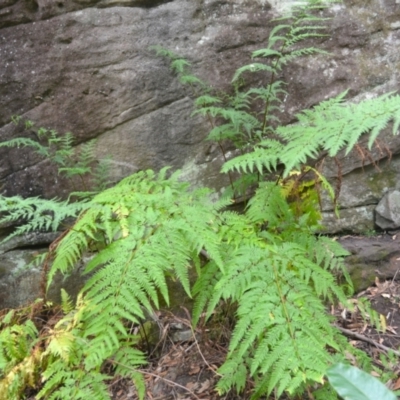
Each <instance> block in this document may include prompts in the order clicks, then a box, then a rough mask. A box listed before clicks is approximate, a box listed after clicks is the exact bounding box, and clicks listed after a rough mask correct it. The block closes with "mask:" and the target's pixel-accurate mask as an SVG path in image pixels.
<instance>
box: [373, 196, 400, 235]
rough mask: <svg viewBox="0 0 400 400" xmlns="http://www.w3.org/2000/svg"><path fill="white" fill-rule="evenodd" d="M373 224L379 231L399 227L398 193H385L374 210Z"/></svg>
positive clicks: (399, 203)
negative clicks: (374, 223)
mask: <svg viewBox="0 0 400 400" xmlns="http://www.w3.org/2000/svg"><path fill="white" fill-rule="evenodd" d="M375 213H376V216H375V222H376V225H378V226H379V227H380V228H381V229H397V228H399V227H400V191H399V190H391V191H389V192H388V193H386V194H385V195H384V196H383V198H382V199H381V201H380V202H379V203H378V205H377V207H376V209H375Z"/></svg>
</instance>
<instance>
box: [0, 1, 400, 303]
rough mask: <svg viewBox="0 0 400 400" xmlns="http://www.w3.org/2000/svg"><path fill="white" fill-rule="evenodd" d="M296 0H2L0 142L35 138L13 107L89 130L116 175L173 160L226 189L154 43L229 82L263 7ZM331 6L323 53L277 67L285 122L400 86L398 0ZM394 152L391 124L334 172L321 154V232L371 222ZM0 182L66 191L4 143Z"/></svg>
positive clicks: (394, 185)
mask: <svg viewBox="0 0 400 400" xmlns="http://www.w3.org/2000/svg"><path fill="white" fill-rule="evenodd" d="M291 3H294V1H289V0H287V1H275V0H274V1H271V2H268V1H266V0H230V1H223V0H0V60H1V63H0V90H1V91H0V141H4V140H8V139H10V138H12V137H15V136H16V135H20V134H21V133H23V134H24V135H26V136H28V137H32V138H33V137H34V136H33V133H32V132H25V131H22V130H21V128H19V127H16V126H14V125H13V124H12V123H10V118H11V116H12V115H21V116H23V117H24V118H26V119H30V120H32V121H34V122H35V123H36V125H37V126H44V127H48V128H54V129H56V130H58V131H59V132H61V133H63V132H67V131H71V132H73V133H74V135H75V136H76V145H77V146H80V145H81V144H82V143H85V142H87V141H88V140H90V139H92V138H97V140H98V142H97V148H96V149H97V150H96V152H97V155H98V157H103V156H106V155H111V156H112V161H111V166H112V174H113V178H114V179H115V180H116V181H117V180H119V179H121V178H122V177H124V176H126V175H128V174H131V173H133V172H135V171H138V170H141V169H147V168H154V169H159V168H161V167H163V166H166V165H170V166H172V167H173V168H182V169H183V171H184V177H185V179H188V180H190V181H191V182H193V183H194V184H199V185H200V184H202V185H206V186H211V187H214V188H216V189H217V190H219V189H221V188H223V187H226V186H227V185H228V182H229V181H228V179H227V177H226V176H224V175H220V174H219V169H220V166H221V164H222V162H223V160H222V157H221V154H220V153H219V150H218V148H217V146H214V145H211V144H210V143H207V142H204V138H205V137H206V135H207V133H208V130H209V126H208V122H207V121H204V120H203V119H201V118H200V117H196V118H192V117H191V116H190V115H191V112H192V110H193V108H192V93H191V92H190V90H187V89H185V88H182V86H181V85H180V84H179V83H178V81H177V79H176V77H174V75H173V74H172V73H171V71H170V70H169V67H168V64H167V63H166V62H165V61H164V60H162V59H160V58H157V57H156V56H155V54H154V52H152V51H150V50H149V46H151V45H161V46H163V47H166V48H168V49H171V50H173V51H175V52H176V53H178V54H180V55H182V56H184V57H186V58H187V59H188V60H190V61H191V63H192V66H193V71H194V73H195V74H197V75H198V76H200V77H201V78H202V79H204V80H206V81H208V82H209V83H210V84H211V85H213V86H214V87H215V88H217V89H222V90H225V89H228V88H229V87H230V84H229V82H230V80H231V77H232V75H233V73H234V71H235V70H236V69H237V68H238V67H239V66H241V65H243V64H245V63H248V62H249V55H250V53H251V51H253V50H255V49H259V48H262V47H264V46H265V44H266V42H267V38H268V35H269V32H270V29H271V28H270V21H271V19H272V18H273V17H276V16H278V12H279V11H280V10H281V8H285V6H288V5H290V4H291ZM278 7H279V8H278ZM326 15H328V16H330V17H331V18H332V19H331V20H330V21H328V22H327V29H328V33H329V35H328V36H326V37H324V38H321V39H320V40H319V41H318V43H315V44H316V45H318V46H320V47H321V48H323V49H325V50H327V51H329V52H330V54H329V55H319V56H317V57H313V58H305V59H297V60H295V62H294V63H292V64H291V65H289V66H288V67H287V68H286V69H285V70H284V71H283V72H282V76H281V78H282V79H283V80H285V81H286V82H288V84H289V85H288V91H289V96H288V97H287V100H286V101H285V102H284V107H283V109H282V111H283V112H282V118H283V120H284V121H285V122H286V123H290V122H292V121H293V115H294V114H295V113H296V112H298V111H300V110H302V109H304V108H308V107H311V106H313V105H315V104H316V103H318V102H319V101H321V100H325V99H327V98H329V97H332V96H335V95H337V94H339V93H341V92H342V91H344V90H345V89H349V95H348V96H349V98H352V99H353V100H354V101H358V100H361V99H364V98H369V97H371V96H376V95H379V94H383V93H386V92H388V91H396V90H398V89H399V74H400V52H399V51H398V49H399V45H400V4H399V2H398V1H397V0H370V1H368V2H361V1H356V0H345V1H344V3H343V4H341V5H334V6H332V7H331V8H330V10H328V11H326ZM255 79H259V78H258V77H257V78H255ZM254 83H255V84H259V83H261V81H260V82H258V81H255V82H254ZM399 154H400V136H395V137H393V136H392V135H391V133H390V132H389V131H388V132H387V134H386V135H384V136H382V138H380V139H379V142H377V143H376V146H375V147H374V148H373V149H372V150H371V152H368V151H367V150H365V148H364V147H363V146H362V144H361V145H360V146H359V147H358V149H357V150H355V151H354V152H353V154H352V155H350V157H346V158H345V157H344V155H342V156H340V157H338V163H339V165H340V170H341V172H340V174H338V169H337V163H334V162H331V163H328V162H327V163H326V164H325V165H324V173H325V174H326V175H327V176H328V177H329V179H331V181H332V182H333V183H335V182H336V181H337V180H338V179H339V180H340V181H341V188H342V189H341V194H340V197H339V205H340V207H341V208H342V212H341V217H340V218H339V219H337V218H336V217H335V216H334V213H333V211H332V205H331V203H330V202H325V203H324V224H325V226H326V229H327V230H328V231H329V232H338V231H343V230H350V231H358V232H363V231H365V230H369V229H372V228H374V224H375V222H374V210H375V207H376V205H377V204H378V202H379V201H380V199H381V198H382V197H383V195H384V194H385V193H386V192H387V191H388V190H389V189H400V176H399V174H400V172H399V171H400V155H399ZM389 159H391V162H390V163H389V162H388V160H389ZM373 160H375V161H373ZM338 176H339V177H338ZM0 188H1V193H2V194H3V195H7V196H10V195H16V194H20V195H22V196H38V195H40V196H45V197H47V198H51V197H55V196H57V197H65V196H66V195H67V194H68V193H69V191H70V190H71V187H69V184H68V182H66V181H65V180H63V179H62V178H61V177H60V176H58V175H57V173H56V172H55V170H54V168H53V167H52V166H51V165H50V164H49V163H48V162H47V161H43V160H42V159H41V158H40V157H38V156H36V155H34V154H33V153H32V152H31V151H29V150H26V149H11V150H10V149H5V148H0ZM18 246H22V247H23V245H21V244H19V245H16V247H18ZM9 250H11V249H9ZM16 257H17V259H18V260H19V259H21V257H22V256H21V255H17V256H16ZM3 258H4V257H3ZM4 263H5V261H4V260H3V261H1V260H0V270H2V268H4ZM21 288H22V286H21ZM7 304H8V303H7Z"/></svg>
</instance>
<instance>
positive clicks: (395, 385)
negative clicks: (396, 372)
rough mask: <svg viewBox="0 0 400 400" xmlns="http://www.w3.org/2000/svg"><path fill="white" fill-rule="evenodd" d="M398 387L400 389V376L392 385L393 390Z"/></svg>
mask: <svg viewBox="0 0 400 400" xmlns="http://www.w3.org/2000/svg"><path fill="white" fill-rule="evenodd" d="M398 389H400V378H398V379H397V381H396V382H395V384H394V385H393V387H392V390H398Z"/></svg>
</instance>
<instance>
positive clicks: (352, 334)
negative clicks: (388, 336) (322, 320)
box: [335, 325, 400, 356]
mask: <svg viewBox="0 0 400 400" xmlns="http://www.w3.org/2000/svg"><path fill="white" fill-rule="evenodd" d="M335 326H336V328H338V329H339V330H340V331H341V332H343V333H344V334H345V335H346V336H350V337H354V338H356V339H359V340H362V341H363V342H367V343H369V344H372V345H373V346H375V347H378V348H379V349H381V350H385V351H386V352H389V351H392V352H393V353H394V354H396V356H400V351H397V350H393V349H391V348H390V347H387V346H385V345H383V344H380V343H378V342H376V341H375V340H373V339H370V338H369V337H367V336H364V335H361V334H360V333H357V332H353V331H351V330H350V329H346V328H342V327H340V326H337V325H335Z"/></svg>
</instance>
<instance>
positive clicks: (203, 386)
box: [196, 379, 211, 393]
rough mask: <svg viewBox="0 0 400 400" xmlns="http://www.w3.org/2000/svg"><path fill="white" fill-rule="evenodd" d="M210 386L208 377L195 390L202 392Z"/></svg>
mask: <svg viewBox="0 0 400 400" xmlns="http://www.w3.org/2000/svg"><path fill="white" fill-rule="evenodd" d="M210 386H211V381H210V380H209V379H207V380H205V381H204V382H202V383H201V386H200V388H199V389H198V390H196V393H203V392H204V391H206V390H207V389H209V388H210Z"/></svg>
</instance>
